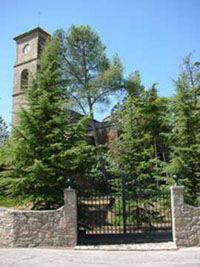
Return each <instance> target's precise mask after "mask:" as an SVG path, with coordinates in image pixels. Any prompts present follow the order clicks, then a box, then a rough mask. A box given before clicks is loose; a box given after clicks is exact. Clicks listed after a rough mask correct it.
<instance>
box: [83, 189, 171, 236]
mask: <svg viewBox="0 0 200 267" xmlns="http://www.w3.org/2000/svg"><path fill="white" fill-rule="evenodd" d="M78 212H79V233H85V234H88V235H98V234H126V233H127V234H128V233H142V232H148V231H160V232H161V231H170V230H171V202H170V192H169V190H160V189H157V190H151V191H144V190H143V191H138V192H134V193H133V192H131V190H126V189H125V188H122V190H119V191H115V192H110V193H105V194H103V193H97V192H93V193H91V192H90V193H86V192H85V193H84V194H83V193H82V194H81V195H80V194H79V195H78Z"/></svg>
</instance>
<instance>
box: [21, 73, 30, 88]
mask: <svg viewBox="0 0 200 267" xmlns="http://www.w3.org/2000/svg"><path fill="white" fill-rule="evenodd" d="M28 76H29V74H28V70H27V69H25V70H23V71H22V73H21V90H22V91H23V90H24V89H26V88H28Z"/></svg>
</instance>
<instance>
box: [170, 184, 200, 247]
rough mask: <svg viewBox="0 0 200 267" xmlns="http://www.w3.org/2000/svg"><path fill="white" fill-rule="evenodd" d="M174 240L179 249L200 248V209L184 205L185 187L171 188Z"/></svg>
mask: <svg viewBox="0 0 200 267" xmlns="http://www.w3.org/2000/svg"><path fill="white" fill-rule="evenodd" d="M171 199H172V223H173V239H174V242H175V244H176V246H177V247H192V246H200V207H193V206H189V205H186V204H185V203H184V187H183V186H173V187H172V188H171Z"/></svg>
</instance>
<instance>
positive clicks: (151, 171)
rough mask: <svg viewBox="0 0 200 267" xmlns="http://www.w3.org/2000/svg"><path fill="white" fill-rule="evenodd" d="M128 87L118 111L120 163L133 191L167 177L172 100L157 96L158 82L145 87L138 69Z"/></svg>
mask: <svg viewBox="0 0 200 267" xmlns="http://www.w3.org/2000/svg"><path fill="white" fill-rule="evenodd" d="M126 88H127V91H128V95H127V96H126V98H125V100H124V103H123V104H122V106H121V107H120V111H119V114H118V116H119V118H118V125H120V128H121V129H120V130H121V132H122V133H121V136H120V141H119V162H120V163H121V164H122V166H124V170H125V173H126V175H128V177H129V178H128V180H129V186H130V189H131V190H132V192H134V191H137V190H139V189H143V190H145V189H147V190H148V189H155V188H156V187H157V186H158V184H159V181H160V180H163V179H164V178H166V177H165V176H166V175H165V173H163V172H164V171H163V165H164V164H165V162H167V160H168V157H169V151H168V147H167V146H166V144H167V142H168V134H169V132H170V129H169V126H168V117H167V114H168V113H167V110H168V100H167V99H166V98H160V97H159V96H158V95H157V91H156V89H155V85H153V86H152V88H151V89H150V90H145V89H144V87H143V86H142V85H141V81H140V77H139V74H138V72H136V73H135V74H134V75H133V76H131V77H130V79H129V80H128V81H127V84H126ZM120 123H121V124H120Z"/></svg>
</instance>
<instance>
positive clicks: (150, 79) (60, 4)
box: [0, 0, 200, 123]
mask: <svg viewBox="0 0 200 267" xmlns="http://www.w3.org/2000/svg"><path fill="white" fill-rule="evenodd" d="M39 12H40V13H41V16H40V26H41V27H42V28H44V29H45V30H47V31H48V32H50V33H53V32H54V31H55V30H56V29H57V28H64V29H65V30H67V29H68V28H69V27H70V25H71V24H76V25H80V24H88V25H90V26H92V27H93V28H94V29H96V31H97V32H98V33H99V34H100V36H101V37H102V40H103V42H104V43H105V45H106V46H107V52H108V55H109V56H112V55H113V54H115V53H117V54H118V55H119V57H120V58H121V60H122V63H123V65H124V67H125V70H124V71H125V74H126V75H128V74H130V73H131V72H133V71H134V70H136V69H138V70H139V71H140V73H141V77H142V81H143V84H144V85H145V86H147V87H150V86H151V84H153V83H154V82H157V83H158V89H159V92H160V94H161V95H162V96H170V95H172V94H173V90H174V85H173V82H172V79H176V78H177V75H178V73H179V72H180V63H181V61H182V58H183V57H184V56H185V55H187V54H188V53H189V52H193V53H194V60H199V59H200V57H199V54H200V20H199V13H200V1H199V0H124V1H122V0H99V1H94V0H73V1H69V0H57V1H53V0H40V1H39V0H29V1H27V0H26V1H25V0H12V1H11V0H0V25H1V30H0V36H1V39H0V59H1V60H0V115H1V116H3V118H4V119H5V120H6V122H7V123H10V121H11V107H12V87H13V65H14V60H15V43H14V41H13V40H12V38H13V37H14V36H16V35H18V34H21V33H23V32H26V31H27V30H30V29H32V28H34V27H37V26H38V13H39ZM108 112H109V110H107V111H105V112H103V113H102V112H101V113H99V114H98V118H102V117H103V116H105V115H106V114H107V113H108Z"/></svg>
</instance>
